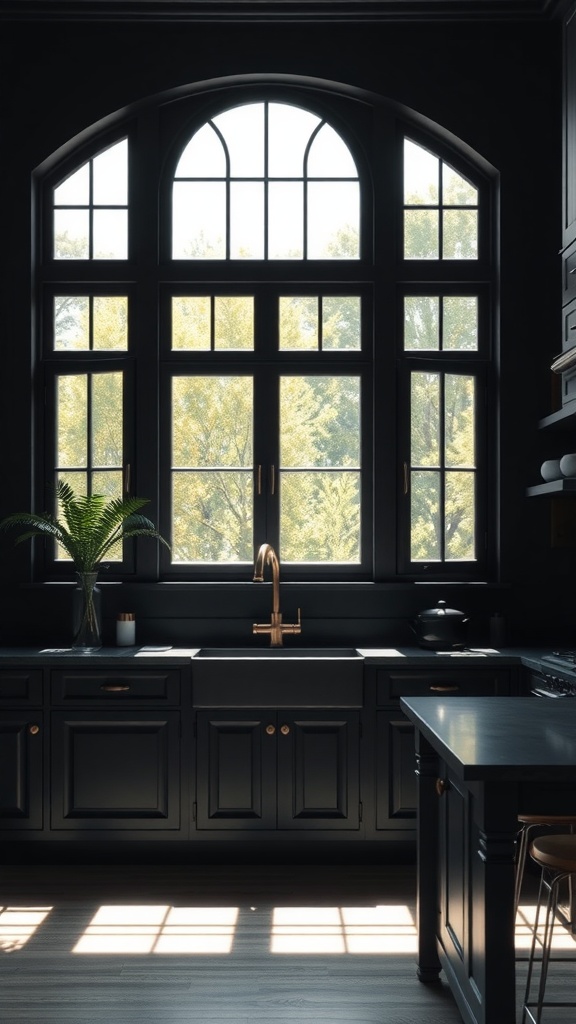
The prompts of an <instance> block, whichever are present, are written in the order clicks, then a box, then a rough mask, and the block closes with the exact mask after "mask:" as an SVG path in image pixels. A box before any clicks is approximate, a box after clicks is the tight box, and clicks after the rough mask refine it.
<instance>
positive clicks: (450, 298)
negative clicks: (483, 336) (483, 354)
mask: <svg viewBox="0 0 576 1024" xmlns="http://www.w3.org/2000/svg"><path fill="white" fill-rule="evenodd" d="M443 303H444V326H443V336H444V337H443V342H442V348H444V349H451V350H456V349H457V350H461V351H465V350H467V351H476V350H477V349H478V299H477V297H476V296H475V295H447V296H445V298H444V299H443Z"/></svg>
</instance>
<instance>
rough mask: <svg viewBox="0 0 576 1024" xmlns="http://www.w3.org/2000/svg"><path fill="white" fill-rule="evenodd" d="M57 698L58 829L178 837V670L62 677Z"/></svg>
mask: <svg viewBox="0 0 576 1024" xmlns="http://www.w3.org/2000/svg"><path fill="white" fill-rule="evenodd" d="M51 693H52V707H53V708H54V710H53V711H52V715H51V782H50V825H51V828H52V829H54V830H60V829H62V830H75V831H78V830H98V829H101V830H104V831H108V830H110V829H120V830H126V831H127V832H128V831H129V832H130V833H131V834H133V835H137V834H138V830H139V829H142V830H152V831H158V830H165V831H168V830H178V829H179V828H180V825H181V799H180V780H181V749H180V735H181V712H180V707H179V701H180V682H179V673H178V671H177V670H172V669H160V670H152V669H150V670H147V669H141V670H132V669H123V668H119V669H110V668H108V669H103V668H93V669H83V668H80V669H76V668H72V669H65V670H55V671H53V672H52V673H51Z"/></svg>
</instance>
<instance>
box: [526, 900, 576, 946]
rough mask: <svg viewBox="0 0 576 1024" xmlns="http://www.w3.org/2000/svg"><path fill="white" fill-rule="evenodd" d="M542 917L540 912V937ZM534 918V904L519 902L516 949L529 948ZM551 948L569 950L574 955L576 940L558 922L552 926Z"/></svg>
mask: <svg viewBox="0 0 576 1024" xmlns="http://www.w3.org/2000/svg"><path fill="white" fill-rule="evenodd" d="M543 918H544V914H543V913H542V912H541V913H540V923H539V926H538V935H539V938H540V939H541V937H542V931H543V927H542V925H543ZM535 920H536V904H535V903H533V904H530V903H521V904H520V906H519V907H518V914H517V915H516V932H515V944H516V950H517V951H524V950H527V951H529V950H530V946H531V945H532V931H533V929H534V921H535ZM552 949H556V950H560V949H563V950H571V951H572V952H573V953H574V954H575V955H576V942H575V940H574V936H573V935H572V934H571V933H570V932H569V931H568V929H567V928H563V927H562V925H561V923H560V922H557V923H556V926H555V928H554V934H553V936H552Z"/></svg>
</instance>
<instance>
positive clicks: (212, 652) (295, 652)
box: [194, 647, 362, 659]
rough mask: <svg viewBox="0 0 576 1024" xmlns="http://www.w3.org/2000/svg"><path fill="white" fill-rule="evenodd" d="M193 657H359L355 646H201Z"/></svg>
mask: <svg viewBox="0 0 576 1024" xmlns="http://www.w3.org/2000/svg"><path fill="white" fill-rule="evenodd" d="M194 657H195V658H302V659H304V658H361V657H362V655H361V654H359V653H358V651H357V650H356V648H355V647H201V648H200V650H199V651H198V653H197V654H195V655H194Z"/></svg>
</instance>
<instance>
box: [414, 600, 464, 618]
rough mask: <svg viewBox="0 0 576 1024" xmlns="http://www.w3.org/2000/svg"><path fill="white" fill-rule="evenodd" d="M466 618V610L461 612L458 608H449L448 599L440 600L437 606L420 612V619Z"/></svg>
mask: <svg viewBox="0 0 576 1024" xmlns="http://www.w3.org/2000/svg"><path fill="white" fill-rule="evenodd" d="M448 617H452V618H457V619H463V618H465V613H464V612H459V611H458V609H457V608H447V607H446V601H438V602H437V604H436V607H435V608H426V610H425V611H423V612H420V613H419V614H418V618H419V619H439V618H440V619H443V618H448Z"/></svg>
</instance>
